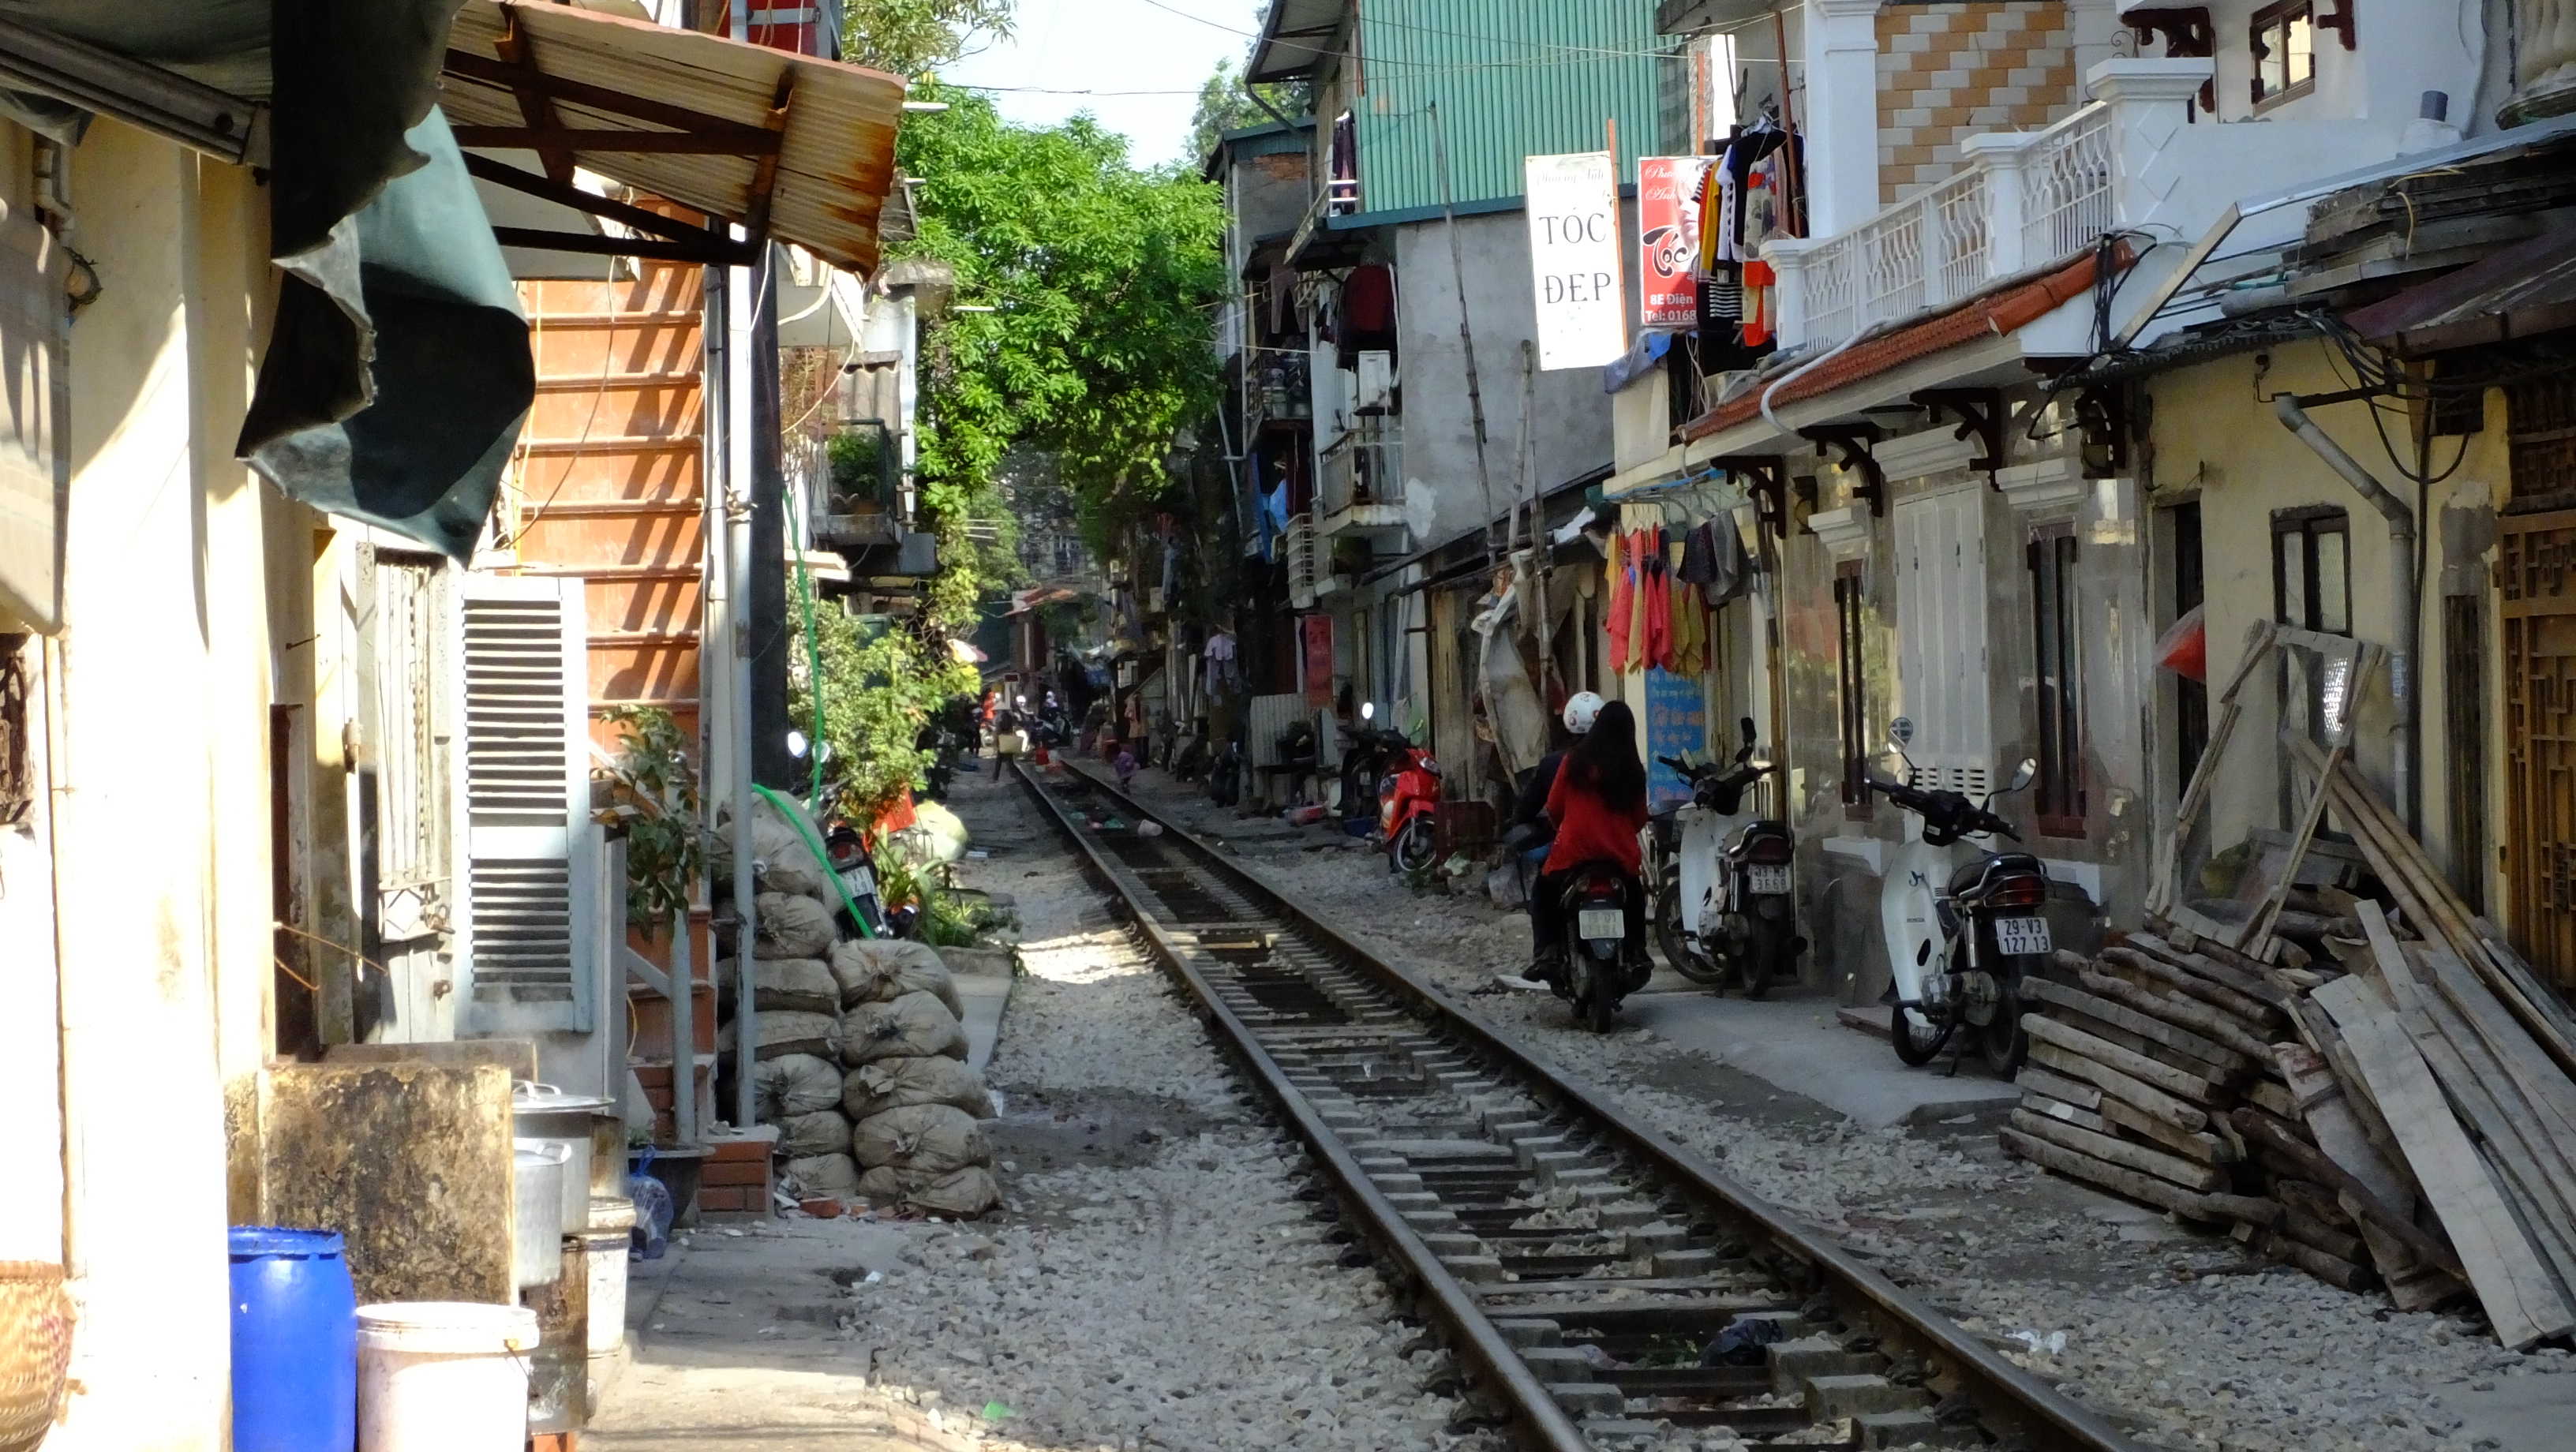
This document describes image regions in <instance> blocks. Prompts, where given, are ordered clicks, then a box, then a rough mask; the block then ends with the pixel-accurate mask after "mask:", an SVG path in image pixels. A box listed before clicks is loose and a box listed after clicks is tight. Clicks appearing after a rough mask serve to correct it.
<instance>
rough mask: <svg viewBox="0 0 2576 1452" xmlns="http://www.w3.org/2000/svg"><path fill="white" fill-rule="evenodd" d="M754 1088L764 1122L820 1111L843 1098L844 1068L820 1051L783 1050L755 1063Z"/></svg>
mask: <svg viewBox="0 0 2576 1452" xmlns="http://www.w3.org/2000/svg"><path fill="white" fill-rule="evenodd" d="M751 1088H752V1094H753V1097H754V1105H755V1109H756V1112H757V1113H758V1115H759V1117H760V1122H761V1123H763V1124H777V1123H780V1122H781V1121H783V1120H786V1119H789V1118H792V1117H794V1116H796V1115H799V1114H816V1113H820V1112H821V1111H823V1110H826V1109H831V1108H833V1107H835V1106H837V1105H839V1104H840V1102H841V1070H840V1066H838V1065H836V1064H834V1063H833V1062H832V1061H831V1060H830V1059H827V1058H824V1057H822V1056H821V1055H818V1054H781V1055H779V1056H778V1057H777V1058H774V1059H763V1060H761V1061H760V1062H759V1063H758V1064H757V1065H755V1066H753V1068H752V1071H751Z"/></svg>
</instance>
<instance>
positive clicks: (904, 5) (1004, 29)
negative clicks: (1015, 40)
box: [841, 0, 1018, 76]
mask: <svg viewBox="0 0 2576 1452" xmlns="http://www.w3.org/2000/svg"><path fill="white" fill-rule="evenodd" d="M1016 9H1018V0H845V4H844V8H843V9H842V12H841V57H842V59H844V60H847V61H850V62H852V63H853V64H856V65H863V66H873V67H875V68H876V69H878V70H881V71H892V72H894V73H895V74H896V75H899V76H913V75H919V74H921V73H922V72H923V71H926V70H928V69H930V68H931V67H932V66H940V65H946V64H948V63H949V62H950V61H953V60H955V59H957V58H958V57H959V56H962V55H964V54H966V53H967V51H968V50H969V49H970V48H973V47H974V46H975V45H976V43H977V42H978V41H988V42H989V41H999V40H1008V39H1009V38H1010V36H1011V23H1012V12H1013V11H1015V10H1016Z"/></svg>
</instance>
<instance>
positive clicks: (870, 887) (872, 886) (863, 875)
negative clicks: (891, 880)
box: [841, 867, 877, 897]
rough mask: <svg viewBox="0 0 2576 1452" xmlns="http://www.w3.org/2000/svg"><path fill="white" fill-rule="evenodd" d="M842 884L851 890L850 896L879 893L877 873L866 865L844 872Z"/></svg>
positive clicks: (868, 895)
mask: <svg viewBox="0 0 2576 1452" xmlns="http://www.w3.org/2000/svg"><path fill="white" fill-rule="evenodd" d="M841 885H842V886H843V887H846V888H848V889H849V890H850V896H852V897H874V896H876V895H877V875H876V874H875V873H873V872H870V871H869V870H867V869H866V868H864V867H853V868H851V869H850V870H849V871H847V872H844V873H842V874H841Z"/></svg>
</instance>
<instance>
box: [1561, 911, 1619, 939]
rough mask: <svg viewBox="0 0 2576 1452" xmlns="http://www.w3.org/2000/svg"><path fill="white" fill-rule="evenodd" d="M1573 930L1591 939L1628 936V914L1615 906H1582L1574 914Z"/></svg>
mask: <svg viewBox="0 0 2576 1452" xmlns="http://www.w3.org/2000/svg"><path fill="white" fill-rule="evenodd" d="M1574 931H1575V932H1577V933H1579V934H1581V935H1582V936H1583V937H1586V938H1591V939H1601V938H1624V937H1626V936H1628V915H1627V914H1626V913H1624V912H1621V911H1620V910H1619V909H1617V908H1584V909H1583V910H1581V911H1580V912H1577V913H1576V914H1575V915H1574Z"/></svg>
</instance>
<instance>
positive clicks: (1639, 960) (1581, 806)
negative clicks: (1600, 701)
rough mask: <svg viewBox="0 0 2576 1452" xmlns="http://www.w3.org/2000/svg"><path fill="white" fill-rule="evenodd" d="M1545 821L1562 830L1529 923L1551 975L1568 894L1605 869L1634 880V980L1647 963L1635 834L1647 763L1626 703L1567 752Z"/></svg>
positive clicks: (1560, 954)
mask: <svg viewBox="0 0 2576 1452" xmlns="http://www.w3.org/2000/svg"><path fill="white" fill-rule="evenodd" d="M1547 818H1548V820H1549V821H1551V822H1553V823H1555V824H1556V842H1555V845H1554V846H1552V847H1551V848H1549V849H1548V854H1547V866H1546V868H1545V869H1544V870H1542V871H1541V872H1540V873H1539V876H1538V881H1537V882H1536V883H1534V884H1532V886H1531V888H1530V918H1531V921H1532V924H1533V926H1534V927H1535V928H1536V929H1537V932H1538V936H1539V941H1540V942H1542V943H1545V944H1547V945H1548V947H1547V950H1546V955H1545V957H1544V958H1543V960H1542V961H1543V962H1544V963H1545V964H1547V965H1548V967H1549V968H1550V969H1551V970H1553V969H1556V968H1561V966H1562V963H1563V959H1564V954H1565V910H1564V901H1563V900H1564V897H1565V889H1566V888H1567V887H1568V886H1569V885H1570V884H1571V883H1572V882H1573V880H1574V873H1575V871H1576V870H1577V869H1578V868H1582V867H1584V866H1587V865H1589V864H1592V863H1596V862H1600V863H1607V864H1609V865H1610V866H1611V867H1612V868H1614V869H1615V870H1617V872H1618V873H1619V875H1620V876H1622V877H1624V878H1626V879H1627V880H1628V949H1627V953H1626V954H1625V957H1626V958H1627V960H1628V962H1629V965H1630V968H1631V971H1632V973H1633V972H1634V970H1635V969H1637V968H1640V967H1643V966H1644V965H1645V963H1646V961H1647V960H1646V889H1645V884H1644V883H1643V882H1642V881H1640V880H1639V878H1638V875H1637V869H1638V863H1639V860H1640V858H1641V856H1642V853H1641V852H1640V851H1639V849H1638V845H1637V834H1638V833H1639V832H1640V831H1642V830H1644V828H1645V825H1646V763H1645V762H1644V760H1642V759H1641V758H1640V757H1639V756H1638V755H1637V716H1636V713H1635V712H1633V711H1631V710H1629V709H1628V706H1627V703H1626V702H1623V701H1612V702H1610V703H1609V704H1608V705H1605V706H1603V707H1602V708H1601V714H1600V715H1598V716H1596V717H1594V718H1593V722H1592V730H1591V731H1590V732H1588V733H1587V734H1585V735H1584V736H1583V737H1582V739H1580V740H1579V741H1577V742H1576V743H1575V745H1574V748H1573V749H1572V750H1570V751H1568V752H1566V754H1565V765H1563V766H1562V767H1560V768H1558V769H1557V773H1556V785H1555V786H1554V787H1553V788H1551V789H1550V790H1549V792H1548V794H1547ZM1638 976H1642V975H1638Z"/></svg>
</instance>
